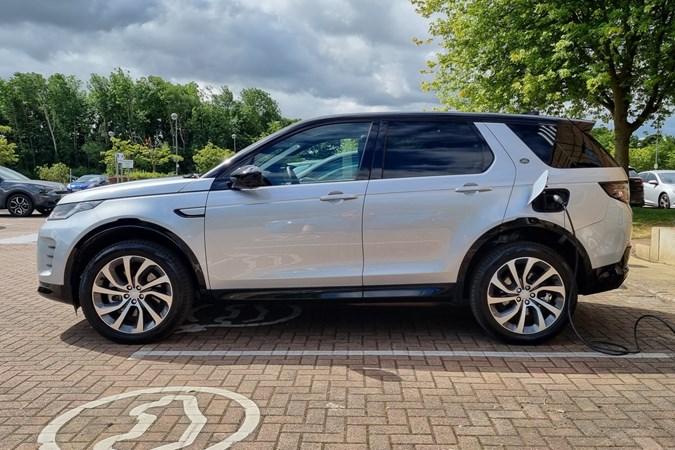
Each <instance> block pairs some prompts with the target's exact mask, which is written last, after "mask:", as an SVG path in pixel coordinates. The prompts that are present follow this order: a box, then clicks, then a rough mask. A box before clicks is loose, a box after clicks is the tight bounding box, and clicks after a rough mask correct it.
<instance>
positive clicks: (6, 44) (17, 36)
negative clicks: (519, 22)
mask: <svg viewBox="0 0 675 450" xmlns="http://www.w3.org/2000/svg"><path fill="white" fill-rule="evenodd" d="M1 10H2V14H0V61H3V63H2V64H1V65H0V77H2V78H4V79H8V78H10V77H11V76H12V75H13V74H14V73H15V72H38V73H41V74H43V75H44V76H45V77H47V76H49V75H51V74H52V73H63V74H66V75H74V76H76V77H77V78H78V79H80V80H82V81H83V82H86V81H87V80H88V79H89V77H90V75H91V74H92V73H97V74H99V75H106V76H107V75H109V74H110V73H111V72H112V71H113V70H115V69H116V68H118V67H120V68H122V69H123V70H124V71H125V72H126V71H128V72H129V73H130V75H131V76H132V77H133V78H139V77H143V76H148V75H159V76H161V77H162V78H164V79H165V80H167V81H171V82H173V83H181V84H184V83H189V82H191V81H195V82H197V83H199V84H200V85H201V86H212V87H214V88H219V87H220V86H222V85H227V86H228V87H229V88H230V89H231V90H232V91H233V92H234V93H235V94H237V93H238V92H239V91H240V90H241V89H242V88H247V87H256V88H260V89H263V90H265V91H267V92H269V93H270V94H271V95H272V97H273V98H274V99H275V100H276V101H277V102H278V103H279V106H280V108H281V112H282V114H283V115H284V116H286V117H293V118H296V117H297V118H303V119H304V118H310V117H314V116H317V115H324V114H330V113H339V112H354V111H373V110H411V111H415V110H417V111H419V110H430V109H433V108H434V107H437V106H439V103H438V99H437V97H436V95H435V94H433V93H426V92H423V91H422V89H421V87H420V84H421V82H422V81H423V80H424V79H425V77H426V78H427V79H428V76H425V75H422V74H421V73H420V70H422V69H424V67H425V63H426V61H427V60H428V59H430V58H431V57H432V56H433V51H434V48H433V47H431V46H421V47H420V46H417V45H415V44H414V43H413V38H414V37H420V38H425V37H427V28H428V23H427V21H426V19H424V18H422V17H421V16H419V15H418V14H416V13H415V12H414V9H413V6H412V5H411V4H410V1H409V0H255V1H251V0H240V1H238V0H222V1H221V0H166V1H165V0H67V1H54V0H3V2H2V8H1Z"/></svg>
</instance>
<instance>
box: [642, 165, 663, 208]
mask: <svg viewBox="0 0 675 450" xmlns="http://www.w3.org/2000/svg"><path fill="white" fill-rule="evenodd" d="M639 175H640V177H641V178H642V179H643V180H644V183H643V186H644V193H645V204H646V205H650V206H656V205H658V201H659V199H658V196H659V192H658V182H659V180H658V179H657V178H656V175H654V174H653V173H652V172H643V173H641V174H639Z"/></svg>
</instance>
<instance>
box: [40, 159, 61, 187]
mask: <svg viewBox="0 0 675 450" xmlns="http://www.w3.org/2000/svg"><path fill="white" fill-rule="evenodd" d="M35 171H36V172H37V175H38V178H39V179H41V180H46V181H56V182H58V183H64V184H66V183H68V181H69V180H70V170H69V169H68V166H66V165H65V164H63V163H55V164H52V165H51V166H47V165H44V166H38V167H36V168H35Z"/></svg>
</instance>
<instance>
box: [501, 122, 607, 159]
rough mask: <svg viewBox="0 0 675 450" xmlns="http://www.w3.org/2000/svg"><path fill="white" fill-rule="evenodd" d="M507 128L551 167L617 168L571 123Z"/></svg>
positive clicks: (599, 147)
mask: <svg viewBox="0 0 675 450" xmlns="http://www.w3.org/2000/svg"><path fill="white" fill-rule="evenodd" d="M508 126H509V128H511V130H512V131H513V132H514V133H515V134H516V135H517V136H518V137H519V138H520V139H521V140H522V141H523V142H524V143H525V144H526V145H527V146H528V147H529V148H530V149H531V150H532V152H533V153H534V154H535V155H537V157H538V158H539V159H541V160H542V161H543V162H544V163H546V164H547V165H549V166H551V167H556V168H559V169H567V168H574V167H618V164H617V163H616V161H614V159H613V158H612V157H611V156H610V155H609V153H607V151H606V150H605V149H604V148H602V146H601V145H600V144H599V143H598V142H597V141H596V140H595V139H593V138H592V137H590V136H589V135H587V134H586V133H584V132H583V131H582V130H581V129H580V128H579V127H577V126H575V125H574V124H572V123H569V122H561V123H559V124H557V125H551V124H509V125H508Z"/></svg>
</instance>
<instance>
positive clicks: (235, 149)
mask: <svg viewBox="0 0 675 450" xmlns="http://www.w3.org/2000/svg"><path fill="white" fill-rule="evenodd" d="M232 140H233V141H234V152H235V153H237V133H232Z"/></svg>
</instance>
